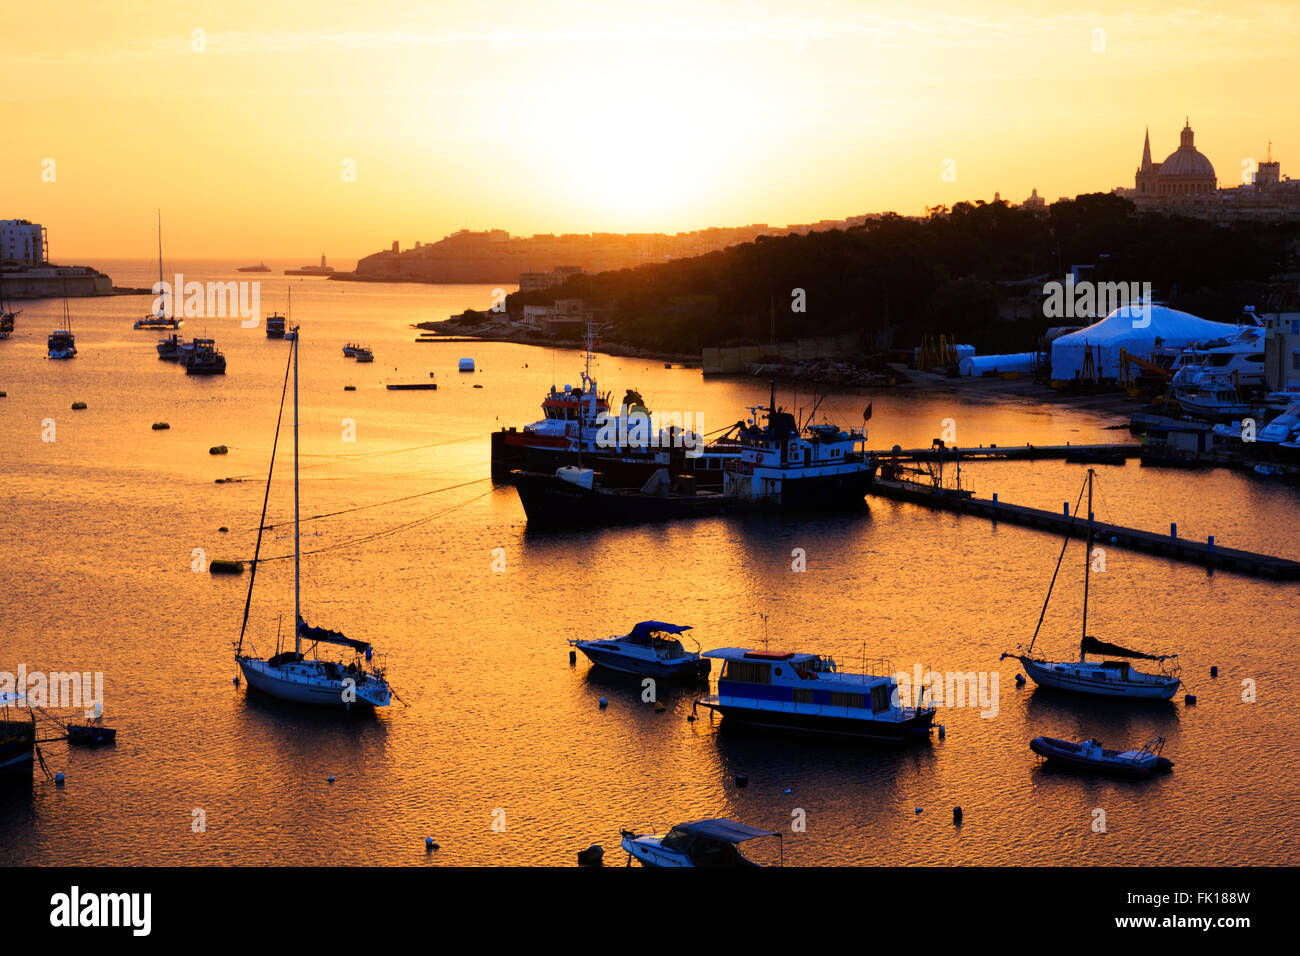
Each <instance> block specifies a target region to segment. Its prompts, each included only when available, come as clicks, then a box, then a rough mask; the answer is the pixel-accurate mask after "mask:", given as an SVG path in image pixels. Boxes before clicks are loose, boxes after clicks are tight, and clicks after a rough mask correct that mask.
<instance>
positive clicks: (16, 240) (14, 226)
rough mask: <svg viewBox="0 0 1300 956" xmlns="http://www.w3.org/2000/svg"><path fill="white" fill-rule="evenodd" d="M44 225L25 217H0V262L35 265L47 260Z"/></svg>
mask: <svg viewBox="0 0 1300 956" xmlns="http://www.w3.org/2000/svg"><path fill="white" fill-rule="evenodd" d="M48 256H49V250H48V248H47V247H46V235H45V227H44V226H41V225H38V224H37V223H34V222H28V221H27V220H26V219H0V262H14V263H18V264H19V265H25V266H36V265H40V264H41V263H43V262H46V261H48Z"/></svg>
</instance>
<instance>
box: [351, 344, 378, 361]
mask: <svg viewBox="0 0 1300 956" xmlns="http://www.w3.org/2000/svg"><path fill="white" fill-rule="evenodd" d="M353 357H354V358H356V360H357V361H358V362H361V363H362V364H365V363H366V362H373V361H374V360H375V353H374V352H372V351H370V349H369V348H362V347H361V346H359V345H358V346H357V348H356V351H355V352H354V353H353Z"/></svg>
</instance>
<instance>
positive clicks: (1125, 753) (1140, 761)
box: [1029, 737, 1174, 777]
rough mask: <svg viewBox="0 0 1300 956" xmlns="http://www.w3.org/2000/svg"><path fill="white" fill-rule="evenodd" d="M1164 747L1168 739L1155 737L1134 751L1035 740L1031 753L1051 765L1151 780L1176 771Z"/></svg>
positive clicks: (1091, 742) (1090, 743)
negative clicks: (1165, 755)
mask: <svg viewBox="0 0 1300 956" xmlns="http://www.w3.org/2000/svg"><path fill="white" fill-rule="evenodd" d="M1164 746H1165V738H1164V737H1154V738H1152V739H1151V740H1149V741H1147V742H1146V743H1145V744H1143V745H1142V746H1141V747H1135V748H1133V749H1131V750H1105V749H1103V748H1102V745H1101V741H1100V740H1095V739H1094V740H1085V741H1083V742H1081V743H1079V742H1075V741H1073V740H1057V739H1056V738H1055V737H1035V738H1034V739H1033V740H1031V741H1030V742H1029V749H1030V750H1032V751H1033V752H1034V753H1036V754H1038V756H1040V757H1042V758H1043V760H1044V761H1045V762H1047V763H1052V764H1060V765H1062V766H1066V767H1070V768H1072V769H1075V770H1088V771H1094V772H1097V773H1109V774H1118V775H1120V776H1124V777H1149V776H1150V775H1151V774H1153V773H1156V772H1167V771H1170V770H1172V769H1173V768H1174V762H1173V761H1172V760H1170V759H1169V758H1168V757H1164V756H1161V751H1162V750H1163V749H1164Z"/></svg>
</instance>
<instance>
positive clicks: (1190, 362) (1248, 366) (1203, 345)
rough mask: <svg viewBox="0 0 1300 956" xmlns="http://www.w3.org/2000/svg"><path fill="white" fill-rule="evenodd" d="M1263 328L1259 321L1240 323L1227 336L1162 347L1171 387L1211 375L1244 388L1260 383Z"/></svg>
mask: <svg viewBox="0 0 1300 956" xmlns="http://www.w3.org/2000/svg"><path fill="white" fill-rule="evenodd" d="M1266 332H1267V329H1266V328H1265V327H1264V326H1262V325H1242V326H1240V327H1239V328H1238V330H1237V332H1236V334H1235V335H1232V336H1230V337H1227V338H1220V339H1212V340H1210V341H1207V342H1198V343H1197V344H1195V345H1191V346H1188V347H1186V348H1181V349H1166V350H1164V355H1165V357H1166V359H1167V361H1168V365H1167V366H1165V367H1167V368H1169V370H1170V371H1171V372H1172V373H1173V378H1172V379H1171V382H1172V383H1173V384H1174V385H1175V387H1190V388H1193V389H1194V388H1195V387H1197V385H1198V384H1199V383H1198V379H1199V378H1201V377H1211V378H1221V379H1227V380H1230V381H1232V380H1235V381H1236V382H1237V384H1238V385H1241V386H1242V387H1245V388H1253V387H1257V386H1261V385H1263V384H1264V337H1265V333H1266ZM1160 364H1164V363H1160Z"/></svg>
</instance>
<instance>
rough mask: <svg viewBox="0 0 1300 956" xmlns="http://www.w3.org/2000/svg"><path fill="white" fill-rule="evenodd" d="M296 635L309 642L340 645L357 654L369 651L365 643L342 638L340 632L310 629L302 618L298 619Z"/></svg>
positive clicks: (326, 629)
mask: <svg viewBox="0 0 1300 956" xmlns="http://www.w3.org/2000/svg"><path fill="white" fill-rule="evenodd" d="M298 634H299V635H300V636H302V637H305V638H307V639H309V640H313V641H318V642H320V643H323V644H342V645H344V646H345V647H350V648H352V649H353V650H354V651H356V652H357V653H364V652H366V651H368V650H370V645H369V644H367V643H366V642H365V641H357V640H353V639H352V638H350V637H346V636H344V634H343V633H342V632H341V631H331V630H329V629H328V628H324V627H312V626H311V625H310V624H308V623H307V622H306V621H304V620H303V619H302V618H298Z"/></svg>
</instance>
